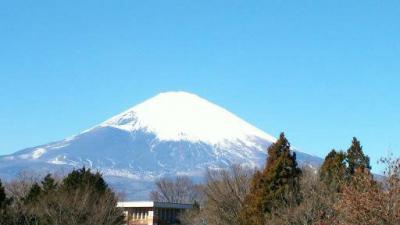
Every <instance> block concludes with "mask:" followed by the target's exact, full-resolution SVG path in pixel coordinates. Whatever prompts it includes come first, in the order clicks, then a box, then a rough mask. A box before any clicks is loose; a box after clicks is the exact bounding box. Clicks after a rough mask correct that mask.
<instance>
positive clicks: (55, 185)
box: [0, 168, 124, 225]
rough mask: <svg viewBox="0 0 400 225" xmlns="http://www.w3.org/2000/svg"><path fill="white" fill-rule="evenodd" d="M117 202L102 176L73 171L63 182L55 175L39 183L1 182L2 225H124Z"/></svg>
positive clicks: (0, 208) (0, 206) (0, 207)
mask: <svg viewBox="0 0 400 225" xmlns="http://www.w3.org/2000/svg"><path fill="white" fill-rule="evenodd" d="M116 206H117V198H116V196H115V194H114V193H113V192H112V191H111V189H110V188H109V187H108V185H107V184H106V182H105V181H104V180H103V178H102V176H101V174H99V173H98V172H97V173H92V172H91V171H90V170H89V169H86V168H82V169H79V170H73V171H72V172H71V173H69V174H68V175H67V176H65V177H64V178H63V179H56V178H54V177H53V176H52V175H51V174H48V175H47V176H45V177H44V178H43V179H42V180H41V181H39V182H35V181H33V180H32V179H30V178H27V177H23V178H21V179H19V180H15V181H12V182H11V183H8V184H7V185H3V184H2V183H1V181H0V224H1V225H92V224H93V225H95V224H103V225H120V224H122V222H123V220H124V216H123V213H122V210H121V209H119V208H117V207H116Z"/></svg>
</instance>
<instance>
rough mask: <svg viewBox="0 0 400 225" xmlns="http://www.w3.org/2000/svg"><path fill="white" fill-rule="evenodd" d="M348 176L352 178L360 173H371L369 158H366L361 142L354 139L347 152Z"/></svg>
mask: <svg viewBox="0 0 400 225" xmlns="http://www.w3.org/2000/svg"><path fill="white" fill-rule="evenodd" d="M347 164H348V168H347V174H348V175H349V176H352V175H354V174H355V173H356V171H359V172H362V173H364V172H369V170H371V166H370V163H369V157H368V156H366V155H365V154H364V152H363V150H362V146H361V144H360V141H359V140H357V138H355V137H353V140H352V143H351V146H350V148H349V149H348V150H347Z"/></svg>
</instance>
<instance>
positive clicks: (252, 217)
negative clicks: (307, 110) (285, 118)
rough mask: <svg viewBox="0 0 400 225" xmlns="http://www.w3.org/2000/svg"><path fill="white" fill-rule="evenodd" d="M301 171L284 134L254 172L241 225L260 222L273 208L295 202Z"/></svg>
mask: <svg viewBox="0 0 400 225" xmlns="http://www.w3.org/2000/svg"><path fill="white" fill-rule="evenodd" d="M300 176H301V170H300V169H299V167H298V166H297V161H296V153H295V152H292V151H291V150H290V143H289V141H288V140H287V139H286V137H285V135H284V133H281V134H280V136H279V139H278V140H277V141H276V142H275V143H274V144H272V145H271V146H270V147H269V148H268V158H267V164H266V167H265V168H264V170H263V171H262V172H257V173H256V174H255V175H254V177H253V181H252V187H251V189H250V194H249V196H248V197H247V199H246V204H245V209H244V211H243V213H244V215H243V218H244V220H245V221H244V222H243V223H244V224H249V225H262V224H264V223H265V219H266V217H265V216H267V217H268V215H271V213H273V211H274V210H275V209H278V208H281V207H284V206H291V205H292V206H293V205H297V204H299V202H300V200H301V196H300V182H299V179H300Z"/></svg>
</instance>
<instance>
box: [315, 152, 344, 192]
mask: <svg viewBox="0 0 400 225" xmlns="http://www.w3.org/2000/svg"><path fill="white" fill-rule="evenodd" d="M346 171H347V166H346V154H345V153H344V152H342V151H340V152H337V151H336V150H335V149H333V150H332V151H331V152H330V153H329V154H328V155H327V156H326V157H325V160H324V162H323V164H322V166H321V168H320V170H319V176H320V179H321V181H322V182H324V183H325V184H326V185H327V187H328V188H329V189H330V190H334V191H339V190H340V187H341V185H342V184H343V182H344V180H345V177H346Z"/></svg>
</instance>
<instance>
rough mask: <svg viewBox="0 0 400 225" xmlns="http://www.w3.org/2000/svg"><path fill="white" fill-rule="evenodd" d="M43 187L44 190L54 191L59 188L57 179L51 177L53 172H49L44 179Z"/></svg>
mask: <svg viewBox="0 0 400 225" xmlns="http://www.w3.org/2000/svg"><path fill="white" fill-rule="evenodd" d="M42 188H43V191H44V192H46V193H47V192H50V191H54V190H56V188H57V183H56V181H55V180H54V179H53V177H51V174H47V175H46V176H45V177H44V179H43V181H42Z"/></svg>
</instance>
